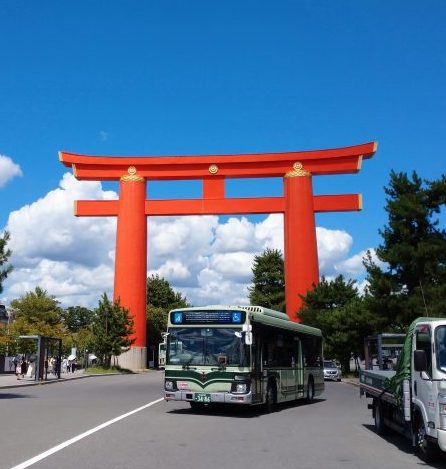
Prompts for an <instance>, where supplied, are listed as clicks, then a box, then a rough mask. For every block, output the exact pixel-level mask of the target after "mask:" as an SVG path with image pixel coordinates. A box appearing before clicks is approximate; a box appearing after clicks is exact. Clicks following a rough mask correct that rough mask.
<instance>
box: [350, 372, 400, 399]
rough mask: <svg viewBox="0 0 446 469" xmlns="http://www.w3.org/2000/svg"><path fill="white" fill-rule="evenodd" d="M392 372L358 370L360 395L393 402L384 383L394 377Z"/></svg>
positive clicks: (392, 397)
mask: <svg viewBox="0 0 446 469" xmlns="http://www.w3.org/2000/svg"><path fill="white" fill-rule="evenodd" d="M395 374H396V371H393V370H360V373H359V387H360V391H361V394H365V395H366V396H374V397H378V396H379V397H380V398H382V399H384V400H387V401H390V402H393V400H394V396H393V394H391V393H389V392H387V390H386V386H385V382H386V380H387V379H390V378H392V377H393V376H395Z"/></svg>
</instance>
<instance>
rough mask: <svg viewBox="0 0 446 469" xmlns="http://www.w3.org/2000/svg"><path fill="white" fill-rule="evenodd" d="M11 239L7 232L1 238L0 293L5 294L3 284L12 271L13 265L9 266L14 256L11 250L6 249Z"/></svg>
mask: <svg viewBox="0 0 446 469" xmlns="http://www.w3.org/2000/svg"><path fill="white" fill-rule="evenodd" d="M9 239H10V235H9V232H8V231H5V232H4V233H3V236H1V237H0V293H2V292H3V282H4V281H5V280H6V278H7V277H8V275H9V274H10V273H11V271H12V265H10V264H7V262H8V259H9V258H10V257H11V254H12V252H11V249H7V248H6V245H7V244H8V241H9ZM6 264H7V265H6Z"/></svg>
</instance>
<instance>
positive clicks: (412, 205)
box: [364, 171, 446, 330]
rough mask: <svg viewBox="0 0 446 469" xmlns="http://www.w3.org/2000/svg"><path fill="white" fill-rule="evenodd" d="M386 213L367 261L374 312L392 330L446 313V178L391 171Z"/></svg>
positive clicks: (370, 298) (370, 302)
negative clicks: (445, 217) (442, 216)
mask: <svg viewBox="0 0 446 469" xmlns="http://www.w3.org/2000/svg"><path fill="white" fill-rule="evenodd" d="M385 193H386V195H387V199H386V207H385V210H386V212H387V214H388V224H387V225H386V226H385V227H384V229H382V230H380V235H381V236H382V239H383V242H382V244H381V245H380V246H379V247H378V248H377V250H376V255H377V257H378V259H379V260H380V261H382V262H383V263H384V267H381V266H379V265H378V264H377V263H376V262H374V261H373V260H372V257H371V255H370V253H369V254H368V256H367V257H366V258H365V260H364V265H365V267H366V270H367V280H368V282H369V287H368V290H367V293H368V304H369V309H370V310H371V311H372V312H373V313H374V314H376V315H379V316H382V317H383V318H385V319H386V321H387V324H388V325H389V327H390V328H392V329H393V330H400V329H405V327H406V326H407V325H408V324H409V323H410V322H411V321H412V320H413V319H415V318H416V317H418V316H423V315H428V316H444V315H445V312H446V232H445V230H444V229H442V228H441V227H440V226H439V218H438V215H439V213H440V211H441V209H442V207H444V205H445V201H446V177H445V176H444V175H443V176H442V177H441V178H440V179H438V180H436V181H422V180H421V178H420V177H419V176H418V175H417V173H416V172H413V174H412V177H411V178H410V177H408V176H407V174H406V173H396V172H394V171H392V172H391V173H390V183H389V187H387V188H385Z"/></svg>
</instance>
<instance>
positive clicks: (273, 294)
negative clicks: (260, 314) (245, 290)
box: [249, 248, 285, 311]
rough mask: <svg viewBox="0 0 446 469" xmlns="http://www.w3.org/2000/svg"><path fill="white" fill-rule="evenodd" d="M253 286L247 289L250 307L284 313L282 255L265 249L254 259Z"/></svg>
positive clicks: (273, 250) (276, 250)
mask: <svg viewBox="0 0 446 469" xmlns="http://www.w3.org/2000/svg"><path fill="white" fill-rule="evenodd" d="M252 272H253V280H252V282H253V285H252V286H251V287H249V301H250V303H251V304H252V305H258V306H264V307H265V308H271V309H275V310H277V311H285V276H284V262H283V256H282V253H281V252H280V251H279V250H278V249H269V248H268V249H266V250H265V251H264V252H262V253H261V254H259V255H257V256H255V257H254V263H253V267H252Z"/></svg>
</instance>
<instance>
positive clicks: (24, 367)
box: [20, 355, 28, 378]
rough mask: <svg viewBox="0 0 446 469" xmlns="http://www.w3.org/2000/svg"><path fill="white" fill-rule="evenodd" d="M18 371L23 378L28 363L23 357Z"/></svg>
mask: <svg viewBox="0 0 446 469" xmlns="http://www.w3.org/2000/svg"><path fill="white" fill-rule="evenodd" d="M20 371H21V374H22V378H24V377H25V375H26V372H27V371H28V363H27V361H26V358H25V355H23V358H22V362H21V363H20Z"/></svg>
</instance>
